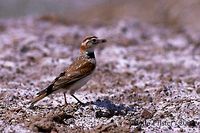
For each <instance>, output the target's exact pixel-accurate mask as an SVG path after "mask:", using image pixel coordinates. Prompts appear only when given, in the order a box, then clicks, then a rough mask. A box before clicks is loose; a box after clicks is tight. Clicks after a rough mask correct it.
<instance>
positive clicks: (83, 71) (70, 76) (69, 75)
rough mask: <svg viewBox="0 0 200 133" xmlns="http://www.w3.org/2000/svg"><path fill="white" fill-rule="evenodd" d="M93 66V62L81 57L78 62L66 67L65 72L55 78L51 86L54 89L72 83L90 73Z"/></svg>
mask: <svg viewBox="0 0 200 133" xmlns="http://www.w3.org/2000/svg"><path fill="white" fill-rule="evenodd" d="M94 68H95V64H93V63H91V62H89V61H87V60H84V59H82V60H79V61H78V62H77V61H76V62H74V63H73V64H71V65H70V66H69V67H68V68H67V69H66V71H65V74H63V75H62V76H60V77H58V78H56V80H55V82H54V85H53V88H54V89H55V90H57V89H60V88H65V87H67V86H68V85H70V84H71V83H74V82H76V81H78V80H80V79H82V78H84V77H86V76H88V75H89V74H91V73H92V71H93V70H94Z"/></svg>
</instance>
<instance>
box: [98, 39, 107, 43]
mask: <svg viewBox="0 0 200 133" xmlns="http://www.w3.org/2000/svg"><path fill="white" fill-rule="evenodd" d="M105 42H107V40H106V39H98V43H105Z"/></svg>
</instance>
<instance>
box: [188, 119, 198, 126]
mask: <svg viewBox="0 0 200 133" xmlns="http://www.w3.org/2000/svg"><path fill="white" fill-rule="evenodd" d="M187 124H188V126H189V127H196V121H194V120H191V121H189V122H188V123H187Z"/></svg>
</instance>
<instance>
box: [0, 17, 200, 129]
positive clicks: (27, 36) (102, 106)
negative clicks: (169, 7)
mask: <svg viewBox="0 0 200 133" xmlns="http://www.w3.org/2000/svg"><path fill="white" fill-rule="evenodd" d="M87 35H96V36H98V37H101V38H105V39H107V40H108V42H107V43H106V44H103V45H101V46H99V48H98V49H97V50H96V57H97V69H96V71H95V73H94V75H93V78H92V80H90V81H89V82H88V84H87V85H85V86H84V87H82V88H81V89H80V90H79V91H78V92H77V93H76V94H75V95H76V96H77V97H78V98H79V99H81V100H82V101H83V102H85V103H86V105H84V106H82V105H79V104H78V103H77V102H76V100H75V99H73V98H72V97H71V96H68V98H67V99H68V102H69V105H68V106H64V97H63V94H61V93H60V94H55V95H51V96H49V97H48V98H45V99H44V100H42V101H41V102H39V103H38V104H37V105H36V106H35V108H34V109H30V108H29V101H30V100H31V99H32V98H33V97H34V96H35V95H36V93H37V92H39V91H40V90H42V89H43V88H45V87H47V86H48V85H49V83H50V82H51V81H52V80H53V79H54V78H55V77H56V76H57V75H59V73H60V72H61V71H62V70H63V69H64V68H65V67H66V66H67V65H69V64H70V63H71V62H72V61H73V60H74V59H75V58H76V57H77V56H78V54H79V45H80V42H81V41H82V39H83V38H84V37H85V36H87ZM199 46H200V34H199V33H198V32H194V31H193V30H190V29H185V28H184V27H183V28H182V29H179V30H173V29H169V28H165V27H159V26H156V25H154V26H153V25H149V24H144V23H141V22H137V21H134V20H127V21H125V20H123V21H119V22H117V23H116V24H113V25H99V24H94V25H87V26H83V25H82V26H81V25H73V24H66V23H65V24H64V23H62V22H59V21H56V20H53V21H52V19H51V18H48V19H47V18H45V17H40V18H20V19H18V20H12V19H10V20H1V21H0V68H1V69H0V78H1V83H0V125H1V126H0V132H5V133H7V132H20V133H23V132H26V133H27V132H52V133H53V132H70V133H71V132H161V131H162V132H192V133H194V132H199V129H200V113H199V112H200V97H199V96H200V76H199V74H200V52H199V50H200V47H199Z"/></svg>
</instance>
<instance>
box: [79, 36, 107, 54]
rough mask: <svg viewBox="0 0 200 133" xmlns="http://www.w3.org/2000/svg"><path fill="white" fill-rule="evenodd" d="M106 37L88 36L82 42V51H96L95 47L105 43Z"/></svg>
mask: <svg viewBox="0 0 200 133" xmlns="http://www.w3.org/2000/svg"><path fill="white" fill-rule="evenodd" d="M105 42H106V40H105V39H98V38H97V37H96V36H90V37H86V38H85V39H84V40H83V42H82V43H81V48H80V51H81V53H83V52H94V49H95V47H96V46H97V45H98V44H100V43H105Z"/></svg>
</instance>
